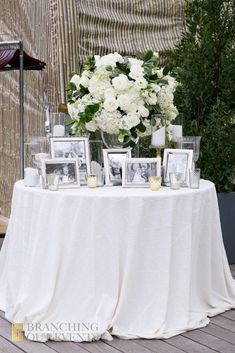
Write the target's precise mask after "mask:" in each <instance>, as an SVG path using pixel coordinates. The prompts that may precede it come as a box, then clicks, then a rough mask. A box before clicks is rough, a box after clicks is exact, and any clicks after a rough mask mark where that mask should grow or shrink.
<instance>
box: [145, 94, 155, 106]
mask: <svg viewBox="0 0 235 353" xmlns="http://www.w3.org/2000/svg"><path fill="white" fill-rule="evenodd" d="M157 101H158V98H157V96H156V94H155V93H150V94H149V95H148V97H146V98H145V102H146V103H147V104H149V105H155V104H157Z"/></svg>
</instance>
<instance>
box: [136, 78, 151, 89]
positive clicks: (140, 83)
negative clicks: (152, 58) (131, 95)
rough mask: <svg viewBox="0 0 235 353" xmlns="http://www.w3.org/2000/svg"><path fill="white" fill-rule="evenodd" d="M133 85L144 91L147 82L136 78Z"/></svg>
mask: <svg viewBox="0 0 235 353" xmlns="http://www.w3.org/2000/svg"><path fill="white" fill-rule="evenodd" d="M135 85H136V86H137V87H139V88H141V89H144V88H146V87H147V85H148V82H147V80H146V79H145V78H144V77H138V78H137V79H136V81H135Z"/></svg>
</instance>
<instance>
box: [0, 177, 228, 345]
mask: <svg viewBox="0 0 235 353" xmlns="http://www.w3.org/2000/svg"><path fill="white" fill-rule="evenodd" d="M232 307H235V286H234V281H233V279H232V277H231V274H230V270H229V266H228V263H227V258H226V255H225V250H224V246H223V241H222V236H221V228H220V219H219V211H218V205H217V196H216V192H215V187H214V184H213V183H211V182H209V181H205V180H201V187H200V189H198V190H192V189H189V188H182V189H181V190H175V191H173V190H171V189H170V188H167V187H163V188H162V189H161V190H160V191H157V192H156V191H155V192H153V191H151V190H150V189H146V188H138V189H137V188H121V187H118V186H116V187H103V188H96V189H89V188H87V187H81V188H78V189H61V190H59V191H56V192H54V191H49V190H42V189H40V188H30V187H24V184H23V181H19V182H17V183H16V184H15V186H14V193H13V200H12V213H11V217H10V222H9V227H8V231H7V235H6V239H5V241H4V244H3V248H2V251H1V254H0V309H1V310H3V311H5V315H6V318H7V319H8V320H9V321H11V322H20V323H23V325H24V330H25V335H26V337H27V338H29V339H32V340H38V341H46V340H48V339H54V340H71V341H90V340H93V339H99V338H105V339H111V335H116V336H119V337H121V338H135V337H142V338H168V337H171V336H173V335H176V334H179V333H181V332H183V331H186V330H190V329H195V328H199V327H203V326H205V325H207V324H208V322H209V319H208V316H213V315H216V314H218V313H221V312H223V311H225V310H228V309H230V308H232ZM75 327H76V329H75Z"/></svg>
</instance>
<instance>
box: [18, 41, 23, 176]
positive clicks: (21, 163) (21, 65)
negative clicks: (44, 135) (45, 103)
mask: <svg viewBox="0 0 235 353" xmlns="http://www.w3.org/2000/svg"><path fill="white" fill-rule="evenodd" d="M19 48H20V55H19V60H20V76H19V84H20V177H21V179H23V178H24V49H23V42H22V41H20V42H19Z"/></svg>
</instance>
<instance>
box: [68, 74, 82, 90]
mask: <svg viewBox="0 0 235 353" xmlns="http://www.w3.org/2000/svg"><path fill="white" fill-rule="evenodd" d="M70 82H72V83H74V84H75V86H76V88H77V89H79V85H80V76H79V75H76V74H75V75H73V77H72V78H71V80H70Z"/></svg>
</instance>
